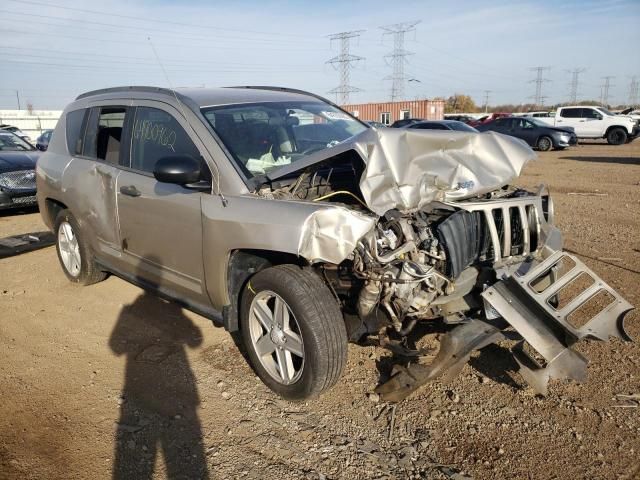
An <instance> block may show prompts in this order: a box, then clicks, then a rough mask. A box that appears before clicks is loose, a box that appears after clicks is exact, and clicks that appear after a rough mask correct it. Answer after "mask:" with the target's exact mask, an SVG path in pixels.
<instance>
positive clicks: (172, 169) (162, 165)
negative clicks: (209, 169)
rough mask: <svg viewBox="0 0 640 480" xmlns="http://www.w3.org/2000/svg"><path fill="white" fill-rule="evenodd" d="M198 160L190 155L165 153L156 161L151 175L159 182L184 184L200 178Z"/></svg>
mask: <svg viewBox="0 0 640 480" xmlns="http://www.w3.org/2000/svg"><path fill="white" fill-rule="evenodd" d="M200 169H201V166H200V161H199V160H197V159H195V158H193V157H192V156H191V155H167V156H166V157H162V158H161V159H160V160H158V161H157V162H156V166H155V169H154V170H153V176H154V177H155V178H156V180H158V181H159V182H164V183H175V184H177V185H186V184H188V183H196V182H197V181H199V180H200V174H201V170H200Z"/></svg>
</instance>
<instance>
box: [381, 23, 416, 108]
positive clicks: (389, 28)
mask: <svg viewBox="0 0 640 480" xmlns="http://www.w3.org/2000/svg"><path fill="white" fill-rule="evenodd" d="M418 23H420V20H415V21H413V22H403V23H396V24H394V25H385V26H383V27H380V28H381V29H382V30H384V32H385V33H384V34H383V35H393V51H392V52H391V53H389V54H388V55H385V59H389V58H390V59H391V66H392V68H393V73H392V74H391V76H389V77H386V78H385V80H391V101H392V102H395V101H396V100H398V99H402V98H404V84H405V81H406V80H407V77H406V75H405V73H404V64H405V62H406V57H408V56H409V55H413V52H409V51H407V50H405V49H404V37H405V34H406V33H409V32H414V31H415V29H416V25H417V24H418Z"/></svg>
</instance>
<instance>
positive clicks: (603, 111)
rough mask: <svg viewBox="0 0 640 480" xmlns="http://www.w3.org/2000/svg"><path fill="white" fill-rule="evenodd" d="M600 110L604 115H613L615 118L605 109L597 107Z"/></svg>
mask: <svg viewBox="0 0 640 480" xmlns="http://www.w3.org/2000/svg"><path fill="white" fill-rule="evenodd" d="M597 109H598V110H600V111H601V112H602V113H604V114H605V115H611V116H612V117H613V113H611V112H610V111H609V110H607V109H606V108H603V107H597Z"/></svg>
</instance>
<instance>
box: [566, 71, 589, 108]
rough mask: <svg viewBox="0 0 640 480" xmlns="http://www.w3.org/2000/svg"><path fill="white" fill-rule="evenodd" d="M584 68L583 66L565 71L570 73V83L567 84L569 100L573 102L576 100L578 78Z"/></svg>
mask: <svg viewBox="0 0 640 480" xmlns="http://www.w3.org/2000/svg"><path fill="white" fill-rule="evenodd" d="M585 70H586V69H585V68H574V69H573V70H567V72H569V73H570V74H571V83H570V84H569V101H570V102H571V103H573V104H575V103H577V102H578V81H579V79H580V74H581V73H583V72H584V71H585Z"/></svg>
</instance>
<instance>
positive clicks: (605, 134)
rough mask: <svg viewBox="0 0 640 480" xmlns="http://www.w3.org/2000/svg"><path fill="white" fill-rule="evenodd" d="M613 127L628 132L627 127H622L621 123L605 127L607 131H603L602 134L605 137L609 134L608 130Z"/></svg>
mask: <svg viewBox="0 0 640 480" xmlns="http://www.w3.org/2000/svg"><path fill="white" fill-rule="evenodd" d="M614 128H621V129H622V130H624V133H626V134H627V135H629V132H628V131H627V129H626V128H625V127H623V126H622V125H612V126H610V127H609V128H607V131H606V132H604V136H605V138H606V137H607V136H608V135H609V132H610V131H611V130H613V129H614Z"/></svg>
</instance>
